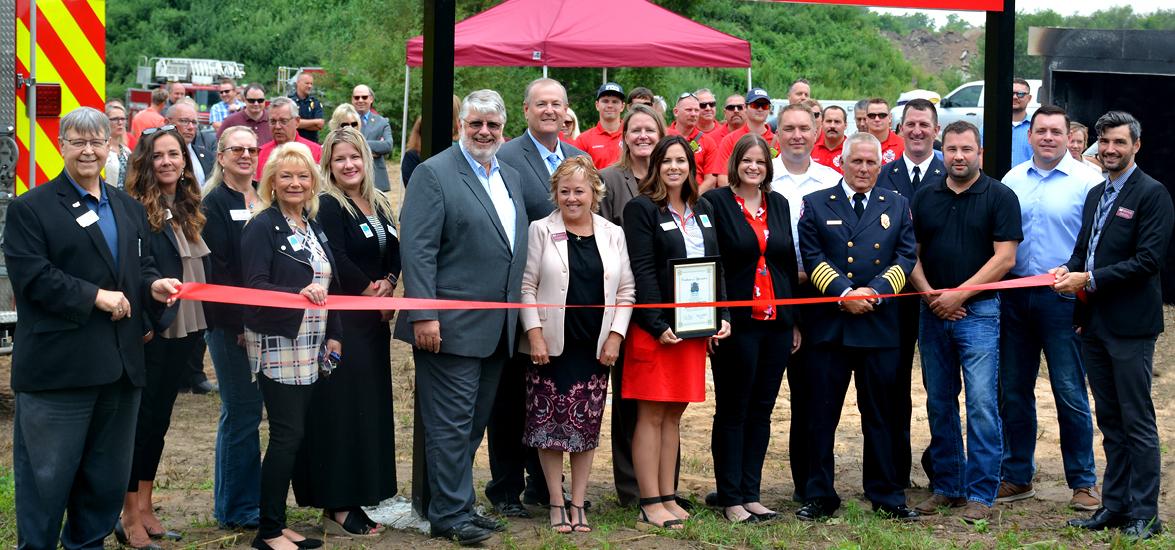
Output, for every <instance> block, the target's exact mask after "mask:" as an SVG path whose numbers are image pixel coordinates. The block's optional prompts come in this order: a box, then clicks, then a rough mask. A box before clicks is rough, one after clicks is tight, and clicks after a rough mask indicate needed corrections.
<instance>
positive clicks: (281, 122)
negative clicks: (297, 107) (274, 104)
mask: <svg viewBox="0 0 1175 550" xmlns="http://www.w3.org/2000/svg"><path fill="white" fill-rule="evenodd" d="M293 120H294V119H292V118H271V119H269V124H270V125H274V126H285V125H286V124H289V123H290V122H292V121H293Z"/></svg>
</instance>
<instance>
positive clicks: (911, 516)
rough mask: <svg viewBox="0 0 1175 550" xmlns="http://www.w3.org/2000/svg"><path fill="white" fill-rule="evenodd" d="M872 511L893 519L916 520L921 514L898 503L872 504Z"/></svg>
mask: <svg viewBox="0 0 1175 550" xmlns="http://www.w3.org/2000/svg"><path fill="white" fill-rule="evenodd" d="M873 511H874V512H876V513H877V515H879V516H882V517H884V518H888V519H892V520H895V521H918V519H919V518H921V517H922V515H921V514H919V513H918V512H915V511H914V510H911V509H910V507H909V506H906V505H905V504H900V505H898V506H886V505H884V504H883V505H880V506H879V505H876V504H875V505H873Z"/></svg>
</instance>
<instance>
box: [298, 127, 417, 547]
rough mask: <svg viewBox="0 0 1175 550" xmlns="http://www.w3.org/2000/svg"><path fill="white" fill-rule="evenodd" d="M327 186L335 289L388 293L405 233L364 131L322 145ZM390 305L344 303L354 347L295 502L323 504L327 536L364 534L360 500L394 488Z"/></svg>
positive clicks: (310, 431)
mask: <svg viewBox="0 0 1175 550" xmlns="http://www.w3.org/2000/svg"><path fill="white" fill-rule="evenodd" d="M321 162H322V165H321V169H322V175H323V179H324V180H325V185H324V187H325V189H326V191H325V193H324V194H323V195H322V196H321V197H320V201H319V210H318V223H320V224H321V225H322V228H323V231H324V232H325V233H326V237H327V245H328V246H329V247H330V249H331V252H333V253H334V257H335V266H336V269H337V270H338V277H337V278H335V279H334V281H333V282H332V283H331V287H330V293H331V294H332V295H351V296H379V297H386V296H391V295H392V292H393V291H394V290H395V288H396V279H397V277H398V276H399V274H400V241H399V239H398V235H397V232H396V226H395V224H394V222H393V210H392V206H391V204H390V203H389V202H388V200H387V197H385V196H384V194H383V193H381V192H379V191H378V190H377V189H376V188H375V183H374V182H375V178H374V176H373V175H372V166H373V162H372V158H371V150H370V149H368V147H367V142H366V141H365V140H364V139H363V134H361V133H360V132H359V130H357V129H355V128H350V127H340V128H339V129H338V130H335V131H333V132H331V133H330V134H329V135H327V136H326V141H325V142H324V143H323V144H322V161H321ZM391 316H392V312H390V311H384V312H380V311H343V312H340V317H341V318H342V324H343V333H344V334H346V335H347V353H346V355H344V356H343V359H342V361H341V362H340V363H339V367H338V369H337V371H336V372H334V373H333V374H331V376H330V377H328V378H326V379H325V380H322V381H321V382H320V383H319V384H318V387H317V388H316V389H315V395H314V399H313V401H312V403H311V409H310V416H309V418H308V420H307V425H306V440H305V441H306V444H305V445H303V446H302V452H301V456H300V457H299V467H298V469H297V473H296V474H295V477H294V495H295V496H296V497H297V499H298V504H299V505H302V506H313V507H316V508H322V509H323V515H322V523H323V528H324V529H325V531H326V532H327V533H328V534H332V535H340V536H367V535H376V534H378V533H379V525H378V524H376V523H375V522H374V521H372V520H371V519H370V518H368V517H367V514H365V513H364V512H363V509H362V508H360V507H361V506H374V505H376V504H379V502H380V501H382V500H384V499H386V498H390V497H392V496H394V495H395V494H396V446H395V443H396V438H395V431H394V428H395V422H394V419H393V417H392V369H391V358H390V343H391V333H390V331H389V329H388V321H389V320H391Z"/></svg>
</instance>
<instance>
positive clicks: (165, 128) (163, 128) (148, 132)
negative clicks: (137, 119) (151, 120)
mask: <svg viewBox="0 0 1175 550" xmlns="http://www.w3.org/2000/svg"><path fill="white" fill-rule="evenodd" d="M172 130H175V124H168V125H166V126H160V127H158V128H147V129H146V130H143V134H142V135H144V136H149V135H151V134H154V133H155V132H170V131H172Z"/></svg>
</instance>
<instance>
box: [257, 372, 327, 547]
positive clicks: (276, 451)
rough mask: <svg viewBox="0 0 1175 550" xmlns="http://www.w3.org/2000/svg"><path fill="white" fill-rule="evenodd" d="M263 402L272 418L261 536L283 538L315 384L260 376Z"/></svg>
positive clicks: (264, 471) (264, 461)
mask: <svg viewBox="0 0 1175 550" xmlns="http://www.w3.org/2000/svg"><path fill="white" fill-rule="evenodd" d="M257 384H258V386H260V388H261V399H262V401H264V402H265V411H266V412H267V413H268V415H269V445H268V446H267V447H266V448H265V458H263V459H262V461H261V519H260V522H259V524H258V526H257V534H258V535H260V536H261V538H263V539H272V538H276V537H278V536H281V534H282V529H285V528H286V498H287V497H288V496H289V493H290V479H291V478H293V476H294V463H295V461H296V460H297V457H298V448H299V447H301V446H302V438H303V436H304V435H305V434H306V413H307V411H309V410H310V402H311V400H312V399H313V398H314V385H313V384H311V385H305V386H295V385H293V384H282V383H280V382H275V381H273V380H270V379H269V378H268V377H266V376H265V374H264V373H258V374H257Z"/></svg>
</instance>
